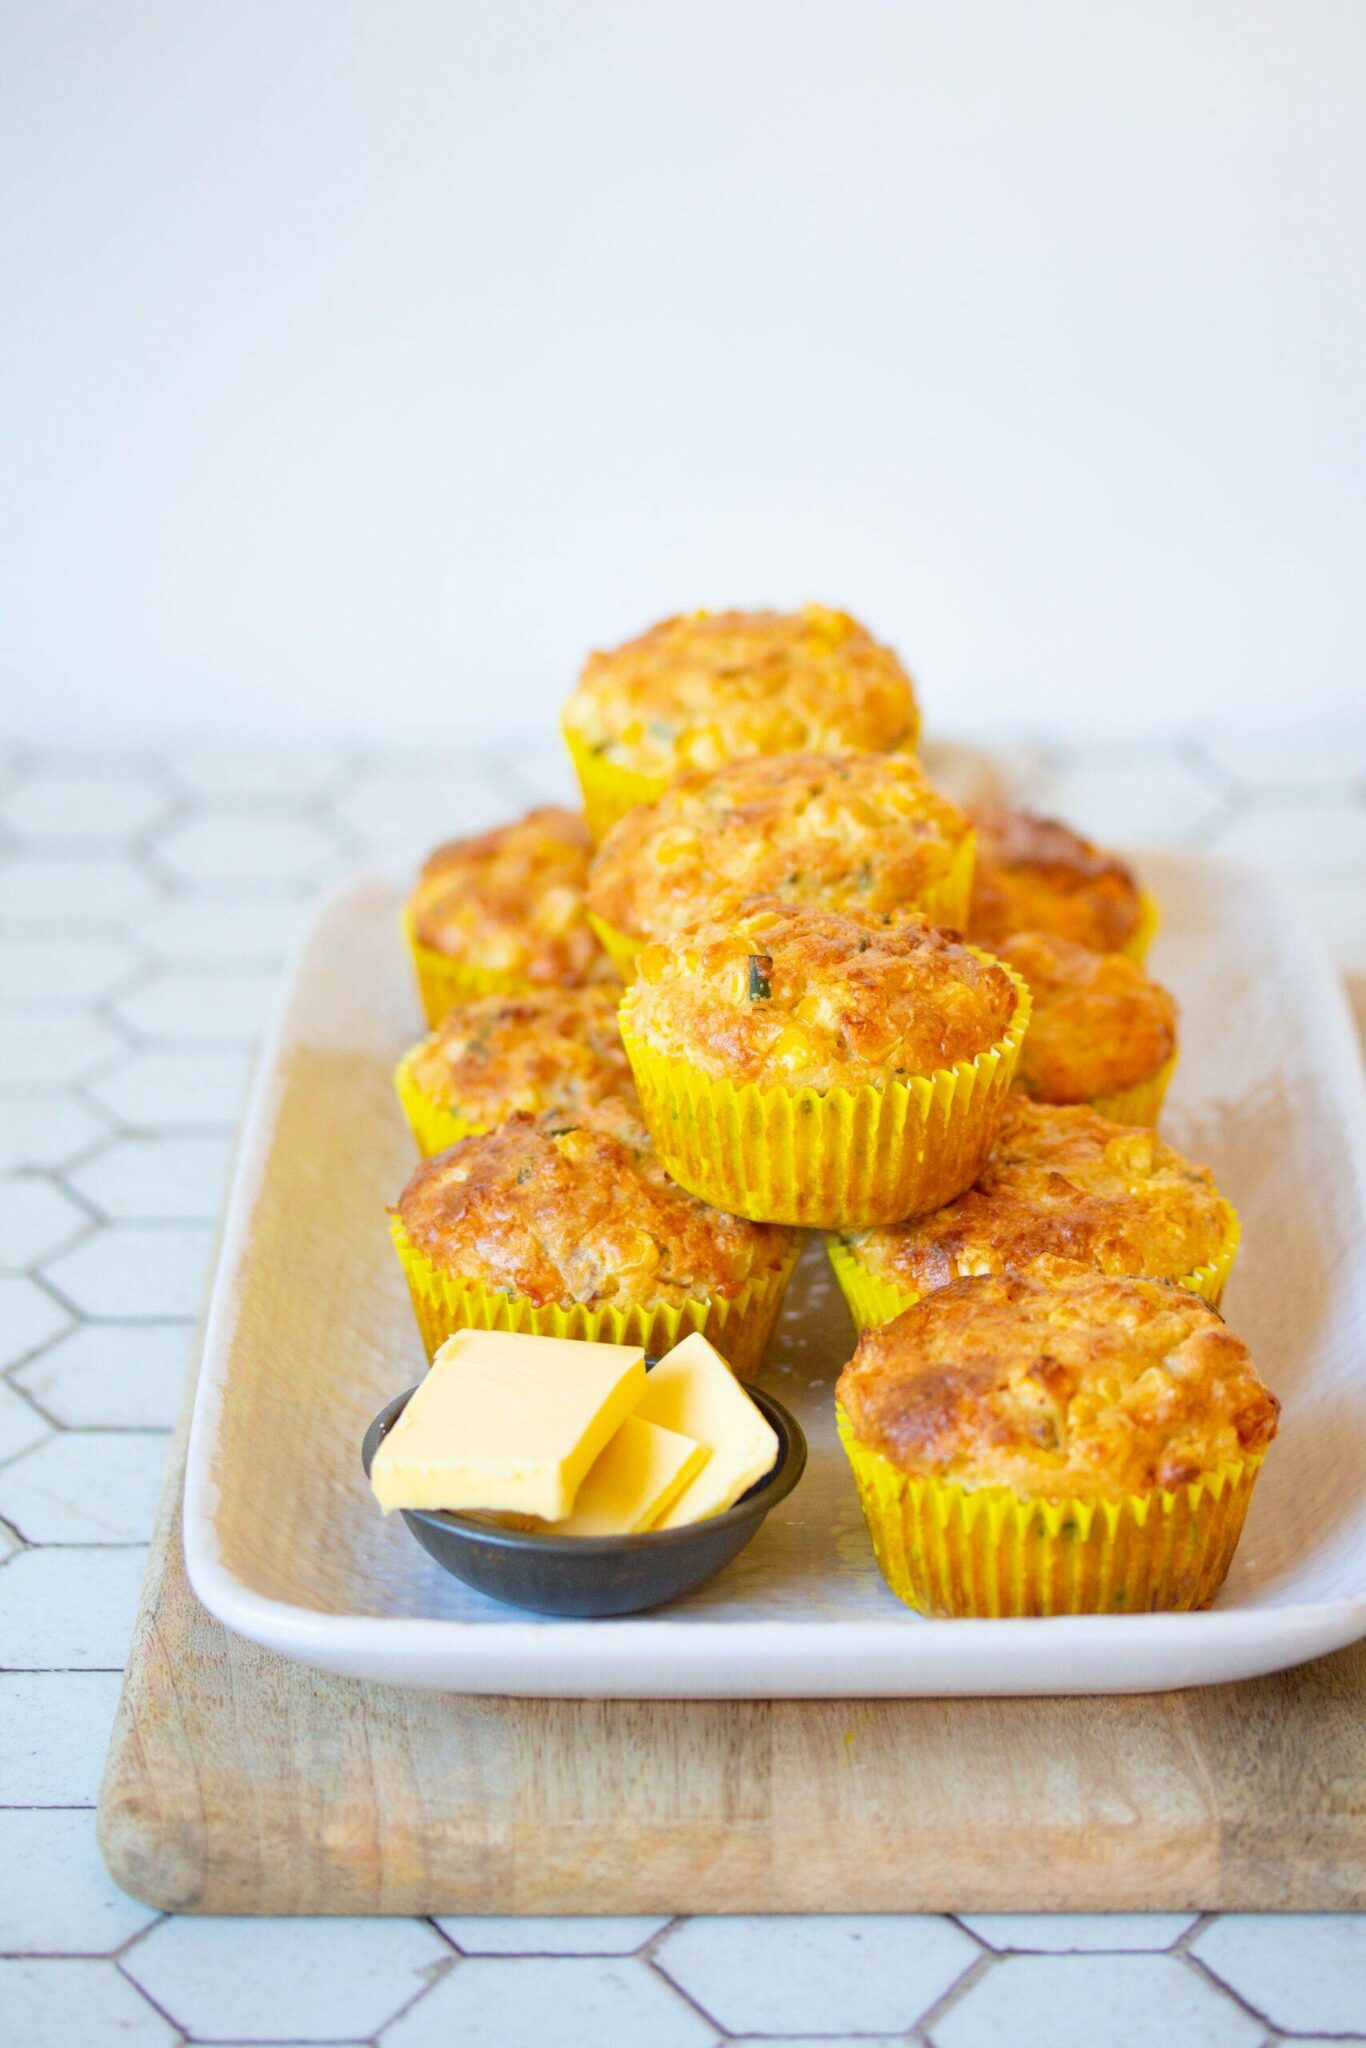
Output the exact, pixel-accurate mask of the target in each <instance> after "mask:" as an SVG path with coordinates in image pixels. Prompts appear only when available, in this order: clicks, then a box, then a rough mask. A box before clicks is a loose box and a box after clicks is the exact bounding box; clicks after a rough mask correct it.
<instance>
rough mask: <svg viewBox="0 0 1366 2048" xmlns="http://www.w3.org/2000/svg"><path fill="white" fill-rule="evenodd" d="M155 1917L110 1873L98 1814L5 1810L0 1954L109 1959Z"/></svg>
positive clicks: (0, 1814) (0, 1828)
mask: <svg viewBox="0 0 1366 2048" xmlns="http://www.w3.org/2000/svg"><path fill="white" fill-rule="evenodd" d="M156 1917H157V1915H156V1912H155V1910H154V1909H153V1908H152V1907H151V1906H144V1905H142V1904H141V1902H140V1901H139V1900H137V1899H130V1898H129V1896H128V1894H127V1892H121V1891H120V1890H119V1888H118V1886H117V1885H116V1884H115V1883H114V1880H113V1878H112V1877H110V1875H109V1873H108V1872H107V1871H106V1869H105V1867H104V1864H103V1863H102V1862H101V1860H100V1852H99V1849H98V1847H97V1846H96V1843H95V1816H94V1814H93V1813H81V1812H76V1813H72V1812H62V1811H59V1810H55V1811H54V1810H49V1811H47V1812H44V1811H42V1809H41V1808H34V1809H31V1810H30V1811H28V1812H22V1811H19V1812H4V1811H0V1952H3V1953H6V1954H9V1955H67V1956H79V1955H87V1956H101V1955H108V1954H109V1953H110V1951H111V1950H113V1949H116V1948H121V1947H122V1946H123V1944H124V1942H125V1941H127V1940H129V1939H130V1938H131V1936H133V1935H134V1934H136V1933H137V1932H138V1931H139V1929H140V1928H143V1927H146V1926H148V1925H149V1924H150V1922H151V1921H153V1920H155V1919H156Z"/></svg>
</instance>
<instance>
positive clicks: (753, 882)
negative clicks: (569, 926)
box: [588, 753, 972, 939]
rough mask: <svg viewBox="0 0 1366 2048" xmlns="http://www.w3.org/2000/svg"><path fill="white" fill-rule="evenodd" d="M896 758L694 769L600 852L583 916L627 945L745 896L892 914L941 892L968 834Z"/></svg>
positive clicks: (911, 764) (618, 828) (760, 761)
mask: <svg viewBox="0 0 1366 2048" xmlns="http://www.w3.org/2000/svg"><path fill="white" fill-rule="evenodd" d="M971 829H972V828H971V826H970V825H969V824H968V821H967V819H966V818H965V817H964V816H963V814H962V813H961V812H960V811H957V810H955V809H954V807H953V805H952V804H951V803H949V802H948V801H947V799H946V798H944V797H942V796H940V795H939V793H938V791H937V790H935V789H933V788H932V787H931V786H930V784H929V783H928V782H927V781H926V779H925V775H924V772H923V770H922V769H921V768H920V766H919V764H918V763H917V762H916V761H914V760H913V759H912V758H911V757H910V756H909V755H904V754H875V753H866V754H836V755H830V754H769V755H759V756H753V755H751V756H744V757H741V758H740V759H738V760H733V761H728V762H726V763H725V764H724V765H723V766H722V767H720V768H718V769H717V770H716V771H715V772H714V773H712V772H710V771H708V770H706V769H693V770H690V771H688V772H687V773H686V774H684V775H681V776H680V777H679V778H678V780H677V781H676V782H674V783H672V784H671V785H670V787H669V788H668V789H667V790H666V791H665V792H664V794H663V796H662V797H660V799H659V801H658V802H657V803H654V804H642V805H640V806H638V807H637V808H636V809H635V810H633V811H631V812H629V813H628V814H627V815H626V817H624V818H623V819H622V820H621V821H620V822H619V823H618V824H617V825H615V826H614V827H613V829H612V830H611V831H610V832H609V833H608V835H607V837H606V839H605V840H604V841H603V843H602V845H601V846H600V847H599V849H598V852H597V855H596V857H595V859H594V861H593V865H592V868H591V870H590V872H589V879H588V906H589V909H590V910H592V911H595V912H596V913H597V915H598V916H599V917H602V918H605V919H606V920H607V921H608V923H610V924H613V925H615V926H616V927H617V929H618V930H619V931H622V932H625V933H627V934H628V935H629V936H630V937H632V938H635V939H652V938H653V939H657V938H662V937H664V936H665V935H666V934H667V933H669V932H673V931H677V930H679V929H680V928H681V927H682V926H683V925H686V924H692V923H695V922H696V921H697V920H698V919H699V918H703V917H716V916H719V915H721V914H722V913H723V912H724V911H726V910H727V909H730V908H733V907H734V906H735V905H736V904H737V903H739V902H741V901H743V899H744V898H746V897H748V896H759V895H767V894H769V893H770V892H771V893H772V894H774V895H780V896H781V897H782V898H783V899H784V901H786V902H791V903H801V904H807V905H817V906H822V907H825V908H827V909H834V910H843V909H856V910H866V911H869V912H871V913H875V914H881V913H883V912H890V913H898V912H901V911H904V910H906V909H908V908H914V907H915V906H916V904H917V903H918V902H919V900H920V898H921V897H922V896H923V895H924V893H925V892H926V891H927V890H929V889H932V888H933V887H934V886H935V885H936V884H939V883H942V882H943V880H944V878H945V877H946V876H947V874H948V873H949V871H950V869H951V867H952V865H953V862H954V857H955V854H957V853H958V852H959V849H960V848H961V847H962V846H963V843H964V841H965V840H966V839H967V838H968V837H969V834H970V833H971Z"/></svg>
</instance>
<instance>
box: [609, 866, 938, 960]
mask: <svg viewBox="0 0 1366 2048" xmlns="http://www.w3.org/2000/svg"><path fill="white" fill-rule="evenodd" d="M976 852H977V835H976V833H975V832H969V833H968V834H967V836H966V837H965V838H963V839H960V840H959V842H958V844H957V846H955V847H954V848H953V851H952V854H951V856H950V859H949V864H948V866H947V868H946V869H945V870H944V873H943V874H942V875H938V876H936V878H935V879H934V880H933V881H932V882H928V883H927V884H926V885H925V887H924V888H923V889H922V890H920V891H919V893H918V894H916V895H914V896H910V897H908V898H907V899H906V907H907V908H908V909H909V910H920V911H923V912H924V914H925V916H926V917H927V918H928V919H929V920H930V923H931V924H937V925H945V926H949V927H951V928H952V929H953V930H955V931H962V930H963V928H964V926H965V925H966V923H967V916H968V903H969V899H970V898H971V896H972V870H973V863H974V860H975V857H976ZM775 893H776V894H777V895H779V896H781V895H782V893H783V892H782V890H781V889H779V890H777V891H776V892H775ZM852 907H853V908H857V905H854V906H852ZM588 922H589V923H590V924H591V925H592V927H593V930H594V931H595V932H596V933H597V935H598V937H599V939H600V940H601V941H602V944H603V946H604V948H605V949H606V952H607V954H608V956H609V957H610V959H611V961H612V965H613V966H614V967H615V968H616V970H617V972H618V974H619V975H620V976H621V978H622V980H623V981H631V980H632V979H633V978H634V976H635V971H636V955H637V953H639V951H640V949H641V947H642V946H643V945H644V944H645V943H646V941H645V940H644V939H638V938H634V937H633V936H632V934H631V933H630V932H624V931H623V930H622V929H621V927H620V925H615V924H612V923H610V922H609V921H608V919H607V918H605V917H599V916H598V914H597V912H596V911H593V910H590V911H589V913H588Z"/></svg>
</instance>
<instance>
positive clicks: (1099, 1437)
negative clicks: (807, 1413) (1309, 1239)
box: [837, 1273, 1280, 1499]
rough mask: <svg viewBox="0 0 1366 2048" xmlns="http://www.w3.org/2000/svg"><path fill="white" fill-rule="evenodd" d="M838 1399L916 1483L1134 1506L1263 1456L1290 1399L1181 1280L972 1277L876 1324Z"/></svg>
mask: <svg viewBox="0 0 1366 2048" xmlns="http://www.w3.org/2000/svg"><path fill="white" fill-rule="evenodd" d="M837 1398H838V1400H839V1402H840V1404H841V1406H842V1407H843V1408H844V1410H845V1413H846V1414H847V1415H848V1417H849V1420H850V1423H851V1425H852V1427H853V1432H854V1435H855V1437H856V1438H857V1440H858V1441H859V1442H860V1443H862V1444H865V1445H867V1446H868V1447H870V1448H871V1449H874V1450H876V1451H878V1452H880V1453H881V1454H882V1456H883V1457H885V1458H887V1459H889V1460H890V1461H891V1463H892V1464H894V1465H896V1466H897V1467H898V1468H899V1469H900V1470H902V1471H904V1472H907V1473H910V1474H912V1475H924V1476H931V1475H932V1476H934V1477H937V1478H942V1479H949V1480H953V1481H956V1482H958V1483H959V1484H961V1485H964V1486H969V1487H979V1486H1002V1487H1009V1488H1011V1489H1012V1490H1013V1491H1014V1492H1016V1493H1017V1494H1020V1495H1022V1496H1024V1497H1025V1498H1027V1499H1028V1498H1033V1497H1044V1498H1048V1497H1055V1498H1058V1497H1061V1498H1067V1497H1078V1498H1083V1499H1085V1498H1099V1499H1118V1498H1119V1497H1121V1496H1123V1495H1125V1494H1132V1493H1145V1492H1148V1491H1150V1490H1152V1489H1153V1488H1157V1487H1163V1488H1172V1487H1177V1486H1181V1485H1183V1484H1185V1483H1187V1482H1189V1481H1191V1480H1195V1479H1199V1478H1200V1477H1202V1476H1203V1475H1205V1474H1207V1473H1210V1472H1213V1471H1214V1470H1216V1469H1217V1468H1218V1467H1219V1466H1221V1465H1223V1464H1225V1463H1226V1462H1227V1461H1229V1460H1231V1459H1236V1458H1242V1457H1250V1456H1253V1457H1255V1456H1258V1455H1260V1454H1261V1453H1262V1452H1263V1451H1265V1449H1266V1447H1267V1445H1268V1444H1269V1443H1270V1442H1271V1439H1272V1438H1273V1437H1274V1435H1275V1433H1276V1421H1277V1416H1278V1413H1279V1405H1280V1404H1279V1403H1278V1402H1277V1400H1276V1397H1275V1396H1274V1394H1271V1393H1270V1392H1268V1390H1267V1388H1266V1387H1265V1386H1264V1385H1263V1384H1262V1381H1261V1379H1260V1378H1259V1376H1258V1374H1257V1371H1256V1369H1255V1367H1254V1366H1253V1363H1252V1360H1251V1357H1250V1355H1249V1353H1248V1349H1247V1346H1246V1345H1245V1344H1244V1343H1243V1342H1242V1341H1241V1339H1240V1338H1238V1337H1235V1336H1234V1335H1233V1333H1232V1332H1231V1331H1230V1330H1229V1329H1227V1328H1226V1327H1225V1325H1224V1323H1223V1321H1222V1320H1221V1318H1220V1317H1219V1316H1218V1315H1217V1314H1216V1313H1215V1311H1214V1310H1213V1309H1211V1308H1208V1307H1207V1306H1206V1305H1205V1303H1204V1302H1202V1301H1200V1300H1199V1299H1198V1298H1197V1297H1196V1296H1195V1295H1193V1294H1189V1293H1187V1292H1186V1291H1185V1290H1184V1289H1183V1288H1180V1287H1175V1286H1172V1285H1171V1284H1170V1283H1168V1282H1164V1281H1156V1280H1135V1279H1112V1278H1108V1277H1106V1276H1103V1275H1101V1274H1094V1273H1081V1274H1070V1275H1067V1276H1065V1277H1062V1278H1058V1279H1055V1280H1052V1281H1048V1280H1044V1279H1041V1278H1039V1277H1037V1276H1035V1275H1029V1274H1009V1275H988V1276H984V1277H982V1278H977V1279H968V1280H959V1281H957V1282H955V1283H954V1285H952V1286H950V1287H944V1288H941V1289H940V1290H939V1291H938V1292H937V1293H935V1294H931V1295H929V1296H927V1297H926V1299H925V1300H923V1301H920V1302H917V1303H916V1304H915V1306H914V1307H913V1308H909V1309H907V1310H906V1312H905V1314H904V1315H900V1316H897V1317H896V1319H895V1320H894V1321H893V1322H890V1323H884V1324H883V1325H882V1326H881V1328H879V1329H876V1330H867V1331H865V1332H864V1335H863V1336H862V1337H861V1338H860V1340H859V1345H858V1349H857V1351H856V1352H855V1353H854V1356H853V1358H852V1359H851V1360H850V1362H849V1364H848V1365H847V1366H846V1367H845V1368H844V1371H843V1372H842V1374H841V1375H840V1379H839V1385H838V1388H837Z"/></svg>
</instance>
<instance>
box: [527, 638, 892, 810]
mask: <svg viewBox="0 0 1366 2048" xmlns="http://www.w3.org/2000/svg"><path fill="white" fill-rule="evenodd" d="M564 719H565V724H566V726H567V727H569V728H570V729H571V730H572V731H573V732H574V733H576V734H577V735H578V736H579V738H581V739H582V740H583V742H584V743H585V744H586V745H587V746H590V747H592V748H594V749H595V750H596V751H597V752H598V753H601V754H603V755H605V756H606V758H607V759H609V760H611V761H614V762H616V763H617V764H618V765H619V766H621V767H625V768H631V769H634V770H635V771H636V772H637V773H638V774H642V775H658V776H662V777H663V778H665V779H666V780H669V779H671V778H672V777H673V776H674V775H676V774H677V773H678V772H679V771H680V769H683V768H719V767H720V765H721V763H722V762H723V761H726V760H729V759H730V758H731V756H732V755H735V754H791V753H796V752H799V751H803V750H807V749H810V750H812V751H816V752H821V753H837V752H839V751H841V750H842V749H845V748H876V749H882V748H886V747H897V746H903V745H906V746H913V745H914V744H915V739H916V735H917V732H918V730H919V718H918V714H917V710H916V701H915V691H914V689H913V687H912V684H911V679H910V677H909V676H908V675H907V673H906V671H905V669H904V668H903V667H902V666H901V663H900V662H899V661H898V660H897V658H896V656H895V655H894V654H893V653H892V650H891V649H890V648H889V647H883V646H881V645H880V644H879V642H878V641H876V640H874V639H873V637H872V635H871V634H870V633H869V632H868V631H867V630H866V628H865V627H863V626H861V625H860V624H859V623H858V621H857V619H852V618H850V616H849V614H848V613H847V612H839V611H831V610H829V609H828V608H827V607H826V606H825V605H818V604H808V605H804V606H803V607H802V609H801V610H800V611H796V612H770V611H754V612H747V611H725V612H707V611H699V612H682V613H680V614H679V615H678V616H677V617H675V618H671V619H662V620H661V621H660V623H659V624H658V625H657V626H651V627H650V629H649V631H648V632H646V633H641V634H640V635H639V636H638V637H637V638H636V639H634V640H627V641H626V642H625V643H624V644H623V645H622V646H620V647H615V648H613V649H611V651H610V652H607V653H597V654H590V655H589V657H588V660H587V662H586V663H585V664H584V669H583V673H582V675H581V676H580V677H579V680H578V684H577V686H576V688H575V690H574V694H573V695H572V696H571V698H570V699H569V702H568V704H567V705H566V707H565V713H564Z"/></svg>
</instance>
